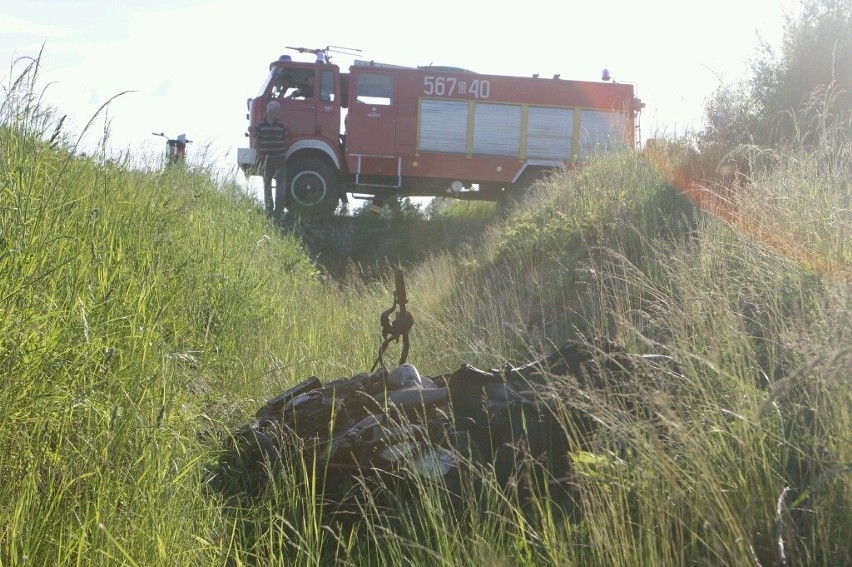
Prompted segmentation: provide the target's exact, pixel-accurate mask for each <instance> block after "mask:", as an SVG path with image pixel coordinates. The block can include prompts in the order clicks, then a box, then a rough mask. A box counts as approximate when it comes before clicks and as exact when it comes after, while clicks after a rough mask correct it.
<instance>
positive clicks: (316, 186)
mask: <svg viewBox="0 0 852 567" xmlns="http://www.w3.org/2000/svg"><path fill="white" fill-rule="evenodd" d="M288 169H289V171H288V172H287V177H288V179H287V189H288V193H289V194H288V195H287V199H288V202H289V203H288V206H289V208H290V209H291V210H292V211H294V212H298V213H304V214H309V215H312V216H318V215H319V216H321V215H330V214H332V213H333V212H334V210H335V209H336V208H337V204H338V202H339V200H340V196H339V194H338V190H337V174H336V172H335V171H334V168H332V167H331V166H330V165H328V164H327V163H325V162H324V161H321V160H318V159H306V160H303V161H299V162H297V163H296V164H295V165H293V166H291V167H289V168H288Z"/></svg>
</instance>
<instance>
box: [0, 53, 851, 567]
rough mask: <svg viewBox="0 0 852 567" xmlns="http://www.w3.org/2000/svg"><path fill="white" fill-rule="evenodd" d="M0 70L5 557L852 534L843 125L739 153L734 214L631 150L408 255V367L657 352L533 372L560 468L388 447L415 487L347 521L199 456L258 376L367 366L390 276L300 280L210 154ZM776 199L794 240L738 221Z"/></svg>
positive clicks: (711, 552) (405, 549)
mask: <svg viewBox="0 0 852 567" xmlns="http://www.w3.org/2000/svg"><path fill="white" fill-rule="evenodd" d="M17 65H22V67H20V66H19V67H16V68H15V70H16V72H18V75H17V76H16V77H14V78H13V80H12V82H11V83H10V85H9V87H8V88H7V89H6V90H5V99H4V101H3V103H2V107H0V117H2V122H0V123H1V124H2V126H0V192H2V195H3V197H2V204H0V294H2V299H3V302H2V308H1V309H0V373H1V374H0V376H1V377H2V379H0V424H2V436H0V565H3V566H6V565H9V566H11V565H24V564H29V565H32V564H36V565H46V564H51V565H53V564H57V565H332V564H334V565H338V564H339V565H446V566H449V565H453V566H455V565H470V566H479V565H607V566H610V565H637V564H641V565H645V564H648V565H651V564H653V565H686V564H699V565H744V564H761V565H770V564H779V563H780V562H781V560H782V554H783V557H786V558H787V559H788V560H789V561H790V562H791V563H793V564H801V565H843V564H848V563H849V562H850V560H852V548H850V544H849V541H848V534H849V533H850V532H852V518H850V515H849V513H848V511H849V510H850V509H852V470H850V463H852V438H850V436H852V416H850V407H852V404H850V402H852V394H850V392H852V390H850V388H849V375H850V374H849V368H852V351H850V344H852V315H850V313H852V298H851V297H850V290H849V287H848V284H847V283H845V282H844V280H843V278H842V274H843V273H845V272H848V271H849V270H850V268H852V266H850V263H852V262H850V256H849V254H850V251H849V248H848V247H849V243H848V234H849V219H848V215H845V213H844V212H843V211H844V210H846V209H848V208H849V207H848V199H849V193H848V191H849V178H848V172H849V171H850V167H849V161H848V158H849V156H850V152H849V146H848V144H849V141H848V140H847V139H842V138H838V137H832V138H831V141H830V142H828V141H827V142H826V145H824V146H822V147H821V148H816V149H814V148H813V147H810V148H809V149H808V151H791V152H790V153H789V154H787V155H781V156H778V159H776V160H775V164H774V166H773V168H771V169H767V170H765V171H764V170H757V171H753V173H752V179H751V183H750V185H749V186H748V188H746V189H745V190H741V191H738V192H735V193H732V195H730V196H729V197H728V198H729V200H730V201H731V202H732V203H734V204H735V206H736V210H737V211H739V213H740V214H741V217H746V218H747V219H748V220H749V221H750V223H752V224H750V225H744V224H742V223H732V222H731V221H730V220H729V219H720V218H718V217H716V216H714V215H713V214H709V213H707V212H706V211H703V210H702V209H700V208H697V207H695V206H694V205H693V203H692V202H691V201H690V200H689V199H688V198H687V197H686V196H685V195H684V194H683V193H682V191H681V190H680V189H681V187H680V185H679V181H680V180H679V179H676V176H673V175H672V171H673V170H668V169H660V168H659V167H657V165H658V164H659V163H660V162H659V161H658V160H652V161H649V160H647V159H646V158H645V156H642V155H638V154H635V153H630V152H625V153H620V154H617V155H613V156H609V157H601V158H599V159H596V160H595V161H593V162H591V163H589V164H588V165H587V166H586V167H584V168H583V169H582V170H579V171H575V172H568V171H566V172H563V173H560V174H558V175H556V176H554V177H553V178H551V179H549V180H547V181H546V182H545V183H542V184H541V186H540V187H539V190H537V191H536V193H535V195H534V196H533V197H532V198H531V199H530V201H529V202H528V203H526V204H525V206H523V207H522V208H520V209H519V210H517V211H516V212H515V213H514V214H513V215H512V216H510V217H508V218H506V219H503V220H500V221H498V220H497V219H495V221H494V223H493V226H492V227H491V228H490V229H488V230H487V231H486V232H485V234H484V235H483V237H482V238H481V239H480V240H477V241H474V242H471V244H469V245H468V246H467V247H466V248H465V249H463V250H461V251H460V252H458V253H448V252H447V253H440V254H435V255H433V256H432V257H431V258H429V259H428V260H426V261H424V262H422V263H421V264H420V265H418V266H416V267H414V268H411V269H409V270H408V272H407V282H408V291H409V298H410V300H411V303H410V305H409V307H410V309H411V310H412V312H413V314H414V317H415V327H414V330H413V334H412V351H411V354H410V357H409V360H410V361H411V362H413V363H414V364H415V365H416V366H417V367H418V368H419V369H420V370H421V372H422V373H423V374H426V375H435V374H439V373H443V372H447V371H450V370H453V369H455V368H456V367H457V366H458V365H459V364H460V363H462V362H468V363H472V364H475V365H479V366H481V367H494V366H497V365H499V364H500V363H501V362H502V361H503V360H505V359H509V360H514V361H526V360H528V359H529V358H530V357H531V356H535V355H537V354H541V353H544V352H547V351H548V350H549V349H550V348H552V347H553V346H554V345H558V344H560V343H561V342H562V341H564V340H566V339H568V338H576V337H590V336H594V335H604V336H607V337H610V338H613V339H615V340H617V341H618V342H621V343H622V344H625V345H627V346H628V347H629V348H630V349H631V350H634V351H637V352H653V353H663V354H668V355H670V356H671V357H673V358H674V359H675V360H676V361H677V364H678V371H677V372H663V373H658V374H655V379H654V380H652V381H650V382H641V381H637V383H635V384H631V385H630V387H629V388H628V390H627V392H626V393H624V392H621V394H620V396H616V395H615V394H614V393H612V392H606V391H603V392H593V393H588V395H586V396H585V397H583V398H581V397H580V395H579V393H578V392H575V391H574V390H572V388H573V385H572V384H571V382H570V381H568V380H566V381H563V380H557V379H554V384H553V387H554V388H555V389H556V391H558V392H561V393H563V395H564V399H565V405H564V407H562V408H561V409H560V412H564V414H563V413H560V423H561V424H562V426H563V427H564V428H565V429H566V432H567V433H568V435H569V436H571V437H576V436H578V433H577V432H575V431H573V430H572V427H571V423H572V421H571V415H572V412H574V411H577V409H578V408H579V407H582V410H583V411H586V412H589V413H591V414H592V415H593V416H594V418H595V420H596V421H597V423H598V424H599V425H600V430H599V433H598V434H597V436H596V438H595V439H593V440H592V442H591V444H590V445H588V446H584V450H582V451H580V450H577V451H575V452H574V453H573V454H572V455H571V462H572V467H571V469H570V470H541V469H539V468H537V467H536V466H535V465H534V463H531V462H526V468H525V469H524V470H525V471H526V472H525V473H524V474H523V475H521V477H520V478H518V479H517V480H518V483H514V482H510V483H509V484H508V486H503V485H501V483H500V482H499V481H498V479H497V478H496V476H495V472H494V470H493V468H492V467H490V466H489V465H488V464H484V465H483V464H475V463H471V469H472V471H473V472H472V473H471V475H470V476H467V477H465V480H464V482H463V484H462V486H463V489H462V492H461V495H460V496H459V497H455V496H451V495H450V494H449V493H448V492H447V488H446V487H444V486H443V485H442V484H441V483H440V482H432V481H428V480H427V479H424V478H421V477H418V476H417V475H414V474H413V472H412V471H406V470H403V471H401V473H400V474H401V475H406V474H407V475H409V477H410V478H411V479H412V482H413V487H414V492H415V494H416V495H417V496H416V498H414V499H411V498H408V499H399V500H395V499H390V500H389V499H388V498H387V496H386V495H387V492H388V491H390V492H393V490H395V489H394V488H393V487H391V486H387V487H382V486H381V484H379V485H378V486H376V485H375V484H374V483H370V482H367V480H364V481H363V482H364V487H363V490H362V491H361V494H360V496H359V498H358V499H357V501H356V508H355V513H354V514H353V515H351V516H350V517H349V518H350V519H349V520H348V521H346V522H341V521H338V520H335V519H333V518H334V517H333V516H330V515H329V514H328V512H329V511H330V503H329V502H327V501H324V500H323V495H322V494H321V492H320V491H319V489H318V485H317V483H316V482H315V479H314V477H313V475H312V474H311V473H310V472H309V470H308V469H309V463H299V462H297V463H290V464H288V465H287V466H284V467H282V468H281V469H280V470H278V471H276V474H275V480H274V482H272V483H270V484H269V485H268V486H267V487H266V490H265V492H264V493H263V494H262V495H260V496H259V497H255V498H248V497H238V498H232V499H225V498H223V497H222V496H221V495H218V494H216V493H215V492H213V491H210V490H207V489H206V484H205V483H206V479H207V478H208V472H207V471H208V469H209V468H210V467H211V466H212V465H213V464H214V463H215V462H216V459H217V458H218V456H219V455H218V452H219V447H220V446H221V443H222V441H223V439H224V438H226V437H227V435H228V432H229V431H230V430H231V428H233V427H234V426H236V425H240V424H242V423H245V422H246V421H249V420H250V419H251V416H252V414H253V412H254V410H255V409H256V408H257V407H258V406H259V405H260V404H261V403H262V402H263V400H265V399H266V398H268V397H271V396H272V395H275V394H277V393H278V392H280V391H281V390H283V389H285V388H286V387H288V386H290V385H292V384H293V383H295V382H297V381H300V380H302V379H304V378H306V377H308V376H310V375H312V374H315V375H317V376H319V377H320V378H322V379H323V380H324V381H325V380H331V379H333V378H338V377H343V376H350V375H352V374H354V373H355V372H359V371H363V370H365V369H367V368H369V367H370V365H371V364H372V362H373V360H374V358H375V355H376V349H377V347H378V344H379V339H380V337H379V331H380V327H379V322H378V315H379V313H380V312H381V311H382V310H384V309H386V308H387V307H388V306H389V302H390V299H391V294H390V289H389V284H388V281H370V282H362V281H358V280H357V279H356V278H352V279H349V280H347V281H346V283H345V284H333V285H329V283H328V282H323V281H322V279H321V278H320V277H318V274H317V269H316V267H315V266H314V265H312V263H311V262H310V261H309V260H308V259H307V256H306V255H305V254H303V252H302V251H301V249H300V247H299V243H298V241H296V240H294V239H293V238H290V237H287V236H285V235H283V234H281V233H279V232H278V231H276V229H275V228H274V227H273V226H272V225H271V224H269V223H268V222H267V221H265V220H264V218H263V215H262V214H260V213H259V210H258V207H257V204H256V203H254V202H253V201H252V200H251V199H249V198H248V197H247V196H246V195H243V194H241V193H240V191H239V190H238V189H236V184H234V183H231V180H228V179H211V178H210V175H209V174H208V173H207V172H206V171H205V168H204V166H203V164H190V166H189V167H187V168H173V169H168V170H164V171H155V172H153V173H152V172H151V170H152V169H153V168H151V167H150V166H148V165H145V164H141V165H139V164H136V163H134V161H133V159H132V156H124V157H123V158H122V157H119V158H117V159H116V158H113V161H112V162H111V163H108V162H107V161H106V159H105V158H106V157H107V156H106V152H104V154H103V155H101V156H94V157H82V156H80V155H79V154H78V153H77V152H76V151H75V149H74V146H73V138H67V137H66V136H64V133H63V132H62V130H61V128H62V127H61V122H60V119H58V118H57V116H58V115H57V114H56V113H55V112H54V111H51V110H50V109H45V108H43V107H42V106H41V105H40V104H39V100H38V99H39V97H38V96H37V93H38V90H37V88H36V86H37V72H38V61H37V60H36V61H33V62H32V64H31V65H29V66H27V65H26V62H18V63H17ZM97 120H98V117H95V120H94V121H93V124H97ZM57 133H58V134H57ZM55 134H56V135H55ZM107 144H108V140H104V148H106V147H107ZM821 152H822V153H821ZM770 218H771V219H772V223H773V224H772V225H771V226H772V227H773V230H775V231H776V234H777V233H779V232H780V231H783V232H784V233H785V234H788V235H791V236H793V237H794V241H795V242H796V244H797V245H798V246H799V247H800V248H801V249H803V250H805V251H807V254H805V255H802V254H798V253H797V254H789V255H787V254H785V252H786V251H785V249H784V248H783V247H780V246H778V241H772V240H769V239H762V238H758V237H757V236H756V235H765V234H772V232H767V231H749V232H746V231H745V229H744V228H743V227H744V226H761V227H767V226H769V225H770V221H769V219H770ZM738 231H739V232H738ZM389 275H390V274H389ZM394 349H398V345H392V346H391V352H389V353H388V354H387V356H386V361H388V362H389V361H390V360H393V359H394V358H395V357H396V354H397V352H398V351H397V350H394ZM625 396H626V397H627V398H628V400H629V402H630V403H628V404H625V403H623V402H624V397H625ZM637 407H638V408H641V410H642V411H637V410H636V408H637ZM320 472H321V471H320ZM548 478H551V480H555V479H556V478H559V479H561V480H562V481H565V480H566V479H567V481H568V483H567V485H566V484H565V482H561V483H555V482H548V481H547V479H548ZM387 482H390V481H389V480H388V481H387ZM383 488H385V489H386V490H383ZM560 491H564V492H567V495H566V494H564V493H563V492H560ZM557 502H562V503H564V502H569V503H570V504H569V505H566V506H557V505H555V504H556V503H557Z"/></svg>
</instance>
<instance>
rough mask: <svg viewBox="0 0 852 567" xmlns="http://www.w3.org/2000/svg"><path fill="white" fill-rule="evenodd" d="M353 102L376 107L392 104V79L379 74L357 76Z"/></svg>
mask: <svg viewBox="0 0 852 567" xmlns="http://www.w3.org/2000/svg"><path fill="white" fill-rule="evenodd" d="M355 100H357V101H358V102H361V103H364V104H372V105H376V106H389V105H391V104H393V77H392V76H390V75H385V74H379V73H362V74H360V75H358V84H357V90H356V92H355Z"/></svg>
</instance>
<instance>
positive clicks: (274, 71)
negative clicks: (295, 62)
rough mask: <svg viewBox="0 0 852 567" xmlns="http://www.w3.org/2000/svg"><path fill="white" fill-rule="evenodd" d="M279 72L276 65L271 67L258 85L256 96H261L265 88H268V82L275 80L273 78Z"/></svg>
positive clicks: (264, 92)
mask: <svg viewBox="0 0 852 567" xmlns="http://www.w3.org/2000/svg"><path fill="white" fill-rule="evenodd" d="M280 72H281V69H279V68H277V67H273V68H272V69H271V70H270V71H269V74H268V75H267V76H266V79H264V81H263V84H262V85H261V86H260V90H259V91H258V92H257V96H258V97H261V96H263V95H265V94H266V91H267V89H269V85H270V83H272V82H273V81H275V79H276V78H277V77H278V74H279V73H280Z"/></svg>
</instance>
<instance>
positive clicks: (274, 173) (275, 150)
mask: <svg viewBox="0 0 852 567" xmlns="http://www.w3.org/2000/svg"><path fill="white" fill-rule="evenodd" d="M280 111H281V105H280V104H279V103H278V102H277V101H274V100H272V101H269V103H268V104H267V105H266V119H265V120H261V121H260V122H259V123H258V124H257V126H255V128H254V135H255V136H256V138H257V139H256V148H257V154H258V155H257V158H258V163H259V164H260V169H261V172H262V175H263V204H264V208H265V210H266V214H268V215H272V216H273V217H280V216H281V215H283V214H284V204H285V203H284V201H285V200H286V199H285V195H286V194H287V191H286V187H287V163H286V160H287V154H286V146H287V129H286V128H285V127H284V124H282V123H281V122H279V121H278V113H279V112H280ZM273 178H274V179H275V200H274V201H273V200H272V179H273Z"/></svg>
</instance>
